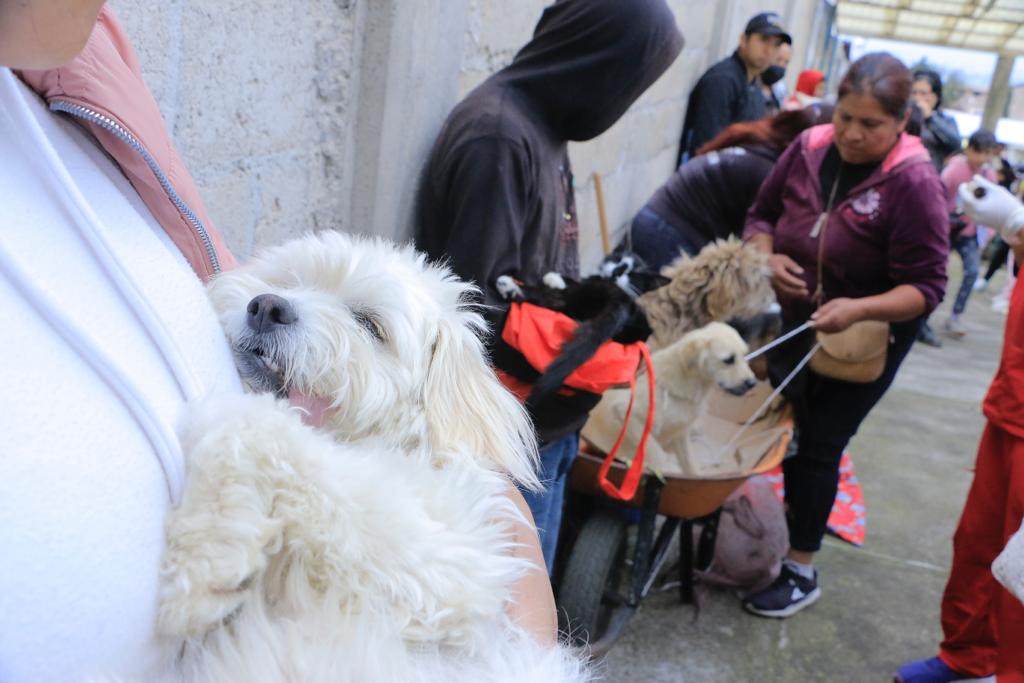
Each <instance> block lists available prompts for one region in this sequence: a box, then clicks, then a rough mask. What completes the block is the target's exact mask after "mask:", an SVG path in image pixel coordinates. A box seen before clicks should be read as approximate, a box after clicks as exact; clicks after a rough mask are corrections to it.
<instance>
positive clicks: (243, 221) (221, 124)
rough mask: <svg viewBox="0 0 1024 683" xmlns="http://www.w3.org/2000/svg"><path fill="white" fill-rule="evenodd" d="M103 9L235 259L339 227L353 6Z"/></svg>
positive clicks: (118, 5) (117, 3) (235, 1)
mask: <svg viewBox="0 0 1024 683" xmlns="http://www.w3.org/2000/svg"><path fill="white" fill-rule="evenodd" d="M301 4H302V8H303V11H302V12H297V11H296V8H295V6H294V5H293V4H292V3H281V2H275V1H274V0H218V2H208V1H205V0H162V1H161V2H146V3H137V2H127V1H126V0H113V2H111V5H112V7H113V8H114V10H115V12H116V13H117V14H118V16H119V18H120V19H121V21H122V22H123V23H124V25H125V27H126V29H127V30H128V33H129V35H130V36H131V37H132V42H133V44H134V45H135V47H136V50H137V51H138V54H139V60H140V62H141V64H142V69H143V73H144V75H145V77H146V81H147V83H148V84H149V86H150V88H151V90H152V91H153V94H154V95H155V96H156V98H157V101H158V102H159V103H160V107H161V110H162V112H163V115H164V119H165V121H166V122H167V125H168V128H169V129H170V132H171V135H172V138H173V139H174V141H175V144H176V145H177V146H178V149H179V151H180V152H181V153H182V155H183V156H184V158H185V160H186V162H187V163H188V165H189V169H190V171H191V172H192V174H193V176H194V177H195V179H196V182H197V183H198V185H199V187H200V189H201V190H202V193H203V197H204V199H205V200H206V203H207V205H208V208H209V211H210V215H211V218H212V219H213V221H214V223H215V224H216V225H217V227H218V228H219V229H220V230H221V231H222V232H223V233H224V236H225V239H226V240H227V242H228V245H229V246H230V247H231V249H232V250H234V251H235V252H236V253H238V254H240V255H243V256H244V255H246V254H248V253H250V252H251V251H252V249H253V247H254V246H255V245H257V244H265V243H271V242H276V241H279V240H281V239H282V238H285V237H287V236H289V235H294V234H300V233H302V232H304V231H306V230H312V229H317V228H322V227H330V226H336V225H338V218H339V217H341V216H346V215H347V213H348V205H349V195H350V190H349V188H350V186H351V184H352V180H351V177H352V163H351V157H352V144H351V137H352V136H351V129H352V125H353V116H354V91H355V87H356V86H357V85H358V77H357V74H356V73H355V72H356V67H357V62H356V59H357V57H358V55H357V53H356V51H355V49H354V48H355V46H356V45H357V41H356V37H355V27H356V26H357V25H359V23H360V21H361V16H360V15H361V14H362V10H361V9H360V7H359V5H360V4H361V3H359V2H352V1H351V0H303V2H302V3H301Z"/></svg>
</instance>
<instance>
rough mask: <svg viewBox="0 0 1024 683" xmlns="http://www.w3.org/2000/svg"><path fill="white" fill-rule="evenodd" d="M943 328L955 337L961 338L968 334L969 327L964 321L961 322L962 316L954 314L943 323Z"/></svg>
mask: <svg viewBox="0 0 1024 683" xmlns="http://www.w3.org/2000/svg"><path fill="white" fill-rule="evenodd" d="M942 329H943V330H944V331H945V332H946V334H948V335H949V336H950V337H953V338H954V339H961V338H963V337H965V336H967V328H966V327H964V324H963V323H962V322H960V318H954V317H952V316H950V317H949V318H946V322H945V323H943V325H942Z"/></svg>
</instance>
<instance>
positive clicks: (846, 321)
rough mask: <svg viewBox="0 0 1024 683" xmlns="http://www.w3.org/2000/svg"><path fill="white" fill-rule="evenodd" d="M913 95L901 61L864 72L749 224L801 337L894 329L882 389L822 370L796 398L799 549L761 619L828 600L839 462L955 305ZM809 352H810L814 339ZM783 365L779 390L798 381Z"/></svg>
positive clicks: (807, 139)
mask: <svg viewBox="0 0 1024 683" xmlns="http://www.w3.org/2000/svg"><path fill="white" fill-rule="evenodd" d="M910 86H911V75H910V71H908V70H907V68H906V67H905V66H904V65H903V64H902V63H901V62H900V61H899V60H897V59H896V58H895V57H893V56H891V55H889V54H886V53H872V54H868V55H865V56H864V57H862V58H860V59H859V60H857V61H856V62H854V64H853V65H852V66H851V67H850V70H849V72H848V73H847V74H846V77H845V78H844V79H843V82H842V83H841V84H840V86H839V99H838V101H837V102H836V109H835V114H834V116H833V120H832V121H833V122H832V123H831V124H828V125H823V126H816V127H814V128H811V129H810V130H808V131H805V132H804V133H803V134H802V135H801V136H800V138H799V139H798V140H797V141H796V142H794V143H793V145H791V146H790V147H789V149H787V150H786V152H785V153H784V154H783V155H782V156H781V157H780V158H779V161H778V163H776V165H775V167H774V168H773V169H772V172H771V174H770V175H769V176H768V178H767V179H766V180H765V183H764V185H763V186H762V188H761V192H760V193H759V194H758V198H757V200H756V201H755V203H754V206H753V207H751V209H750V212H749V214H748V215H747V224H746V228H745V230H744V236H745V237H746V238H747V239H748V240H749V241H750V242H752V243H753V244H755V245H756V246H758V247H759V248H760V249H762V250H764V251H766V252H767V253H769V254H771V257H770V264H771V267H772V279H773V284H774V286H775V290H776V293H777V294H778V296H779V302H780V304H781V305H782V310H783V320H784V323H785V324H786V325H787V326H788V327H796V326H797V325H800V324H801V323H803V322H805V321H806V320H808V319H811V320H813V325H814V328H815V329H816V330H819V331H822V332H826V333H829V332H840V331H842V330H845V329H847V328H848V327H850V326H851V325H852V324H854V323H856V322H858V321H861V320H881V321H888V322H891V323H892V337H891V339H890V343H889V348H888V355H887V360H886V367H885V370H884V372H883V373H882V376H881V377H880V378H879V379H877V380H875V381H874V382H871V383H866V384H855V383H850V382H844V381H839V380H836V379H830V378H827V377H823V376H821V375H818V374H816V373H814V372H813V371H810V370H808V371H806V372H805V374H804V375H803V376H802V377H801V378H800V381H799V383H798V384H799V392H798V394H796V395H793V396H792V398H793V399H794V401H793V402H794V406H795V409H796V413H797V424H798V426H799V447H798V450H797V454H796V455H795V456H794V457H792V458H789V459H787V460H786V461H785V463H784V471H785V482H786V503H787V506H788V517H789V534H790V550H789V552H788V554H787V558H786V561H785V562H784V564H783V569H782V572H781V574H780V575H779V578H778V579H777V580H776V581H775V582H774V583H773V584H772V585H771V586H770V587H768V588H767V589H765V590H764V591H761V592H759V593H757V594H754V595H752V596H750V597H748V598H747V599H746V601H745V602H744V607H745V608H746V609H747V610H748V611H750V612H753V613H755V614H758V615H761V616H768V617H788V616H790V615H792V614H794V613H796V612H798V611H799V610H801V609H803V608H804V607H806V606H808V605H810V604H811V603H813V602H814V601H815V600H817V598H818V597H819V595H820V589H819V588H818V581H817V579H818V575H817V572H816V571H815V570H814V566H813V559H814V554H815V553H816V552H817V551H818V550H819V549H820V547H821V539H822V537H823V536H824V532H825V525H826V522H827V520H828V515H829V512H830V511H831V509H832V504H833V502H834V500H835V495H836V490H837V486H838V482H839V459H840V456H841V455H842V452H843V449H844V448H845V447H846V444H847V443H848V442H849V440H850V438H851V437H852V436H853V434H854V433H856V431H857V428H858V426H859V425H860V423H861V421H862V420H863V419H864V418H865V417H866V416H867V414H868V412H869V411H870V410H871V408H872V407H873V406H874V405H875V403H877V402H878V400H879V399H880V398H881V397H882V394H884V393H885V390H886V389H887V388H888V387H889V385H890V384H891V382H892V380H893V377H894V376H895V374H896V370H897V368H898V367H899V365H900V363H901V362H902V360H903V358H904V357H905V356H906V354H907V351H908V350H909V349H910V346H911V345H912V343H913V341H914V338H915V336H916V335H917V330H918V328H919V327H920V324H921V320H922V316H923V315H925V314H927V313H928V312H930V311H931V310H932V309H934V308H935V306H936V305H938V303H939V302H940V301H941V299H942V296H943V293H944V292H945V288H946V261H947V258H948V253H949V239H948V236H947V222H948V219H947V215H946V210H945V203H944V199H943V198H944V192H943V189H942V184H941V183H940V182H939V177H938V175H937V174H936V173H935V169H934V167H933V166H932V165H931V162H930V160H929V156H928V152H927V150H926V149H925V148H924V146H923V145H922V144H921V142H920V140H919V139H918V138H916V137H913V136H910V135H905V134H904V129H905V127H906V124H907V121H908V118H909V101H910ZM819 239H823V240H825V242H824V245H819ZM820 246H823V250H822V251H823V257H822V266H821V272H822V276H821V282H820V283H819V282H818V270H819V267H818V254H819V247H820ZM804 341H806V343H807V344H808V346H807V348H808V349H809V344H810V342H811V341H812V339H811V334H806V335H804ZM781 355H783V354H779V356H781ZM785 355H786V356H792V355H793V354H792V353H787V354H785ZM779 356H777V357H776V358H775V359H774V361H773V362H774V364H775V368H774V370H775V372H773V377H774V376H775V375H781V376H784V375H785V374H786V373H788V371H789V370H790V369H791V368H792V364H787V363H786V362H785V361H784V360H782V359H781V358H780V357H779ZM802 356H803V353H801V354H799V355H797V356H796V358H800V357H802Z"/></svg>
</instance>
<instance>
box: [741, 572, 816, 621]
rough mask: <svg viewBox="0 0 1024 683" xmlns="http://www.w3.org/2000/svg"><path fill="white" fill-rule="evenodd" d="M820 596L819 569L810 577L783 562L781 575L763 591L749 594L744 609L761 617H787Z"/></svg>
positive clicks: (808, 605)
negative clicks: (802, 574)
mask: <svg viewBox="0 0 1024 683" xmlns="http://www.w3.org/2000/svg"><path fill="white" fill-rule="evenodd" d="M820 597H821V589H820V588H818V571H817V570H815V571H814V578H813V579H808V578H804V577H803V576H801V575H800V574H797V573H796V572H795V571H793V570H792V569H790V568H789V565H787V564H786V563H785V562H783V563H782V571H781V572H779V577H778V578H777V579H775V581H773V582H772V585H770V586H768V587H767V588H765V589H764V590H763V591H760V592H758V593H754V594H753V595H749V596H747V598H746V599H745V600H744V601H743V609H745V610H747V611H748V612H750V613H751V614H756V615H758V616H759V617H773V618H775V619H785V618H786V617H791V616H793V615H794V614H796V613H797V612H799V611H800V610H802V609H803V608H805V607H810V606H811V605H813V604H814V603H815V602H816V601H817V600H818V598H820Z"/></svg>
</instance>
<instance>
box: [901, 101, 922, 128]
mask: <svg viewBox="0 0 1024 683" xmlns="http://www.w3.org/2000/svg"><path fill="white" fill-rule="evenodd" d="M922 126H924V113H922V112H921V107H919V106H917V103H916V102H911V103H910V118H909V119H907V127H906V128H905V129H904V130H906V131H907V133H909V134H910V135H916V136H918V137H921V128H922Z"/></svg>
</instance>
